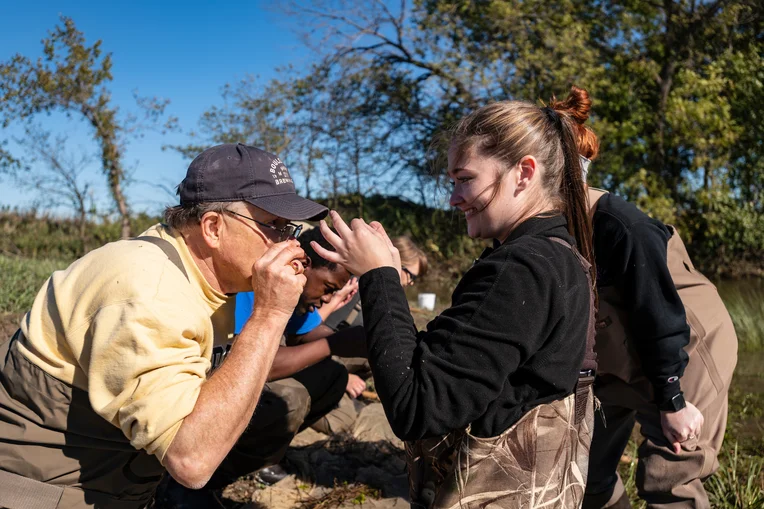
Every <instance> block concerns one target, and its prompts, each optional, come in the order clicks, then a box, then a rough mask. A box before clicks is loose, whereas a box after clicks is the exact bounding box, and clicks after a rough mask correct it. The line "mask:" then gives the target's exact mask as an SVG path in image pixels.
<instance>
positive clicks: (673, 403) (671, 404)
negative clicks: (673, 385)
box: [658, 392, 687, 412]
mask: <svg viewBox="0 0 764 509" xmlns="http://www.w3.org/2000/svg"><path fill="white" fill-rule="evenodd" d="M686 406H687V403H686V402H685V401H684V394H683V393H682V392H680V393H679V394H677V395H676V396H674V397H673V398H671V399H670V400H668V401H667V402H666V403H663V404H662V405H658V409H659V410H660V411H661V412H678V411H679V410H681V409H683V408H684V407H686Z"/></svg>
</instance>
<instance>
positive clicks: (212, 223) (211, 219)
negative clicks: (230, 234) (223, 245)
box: [199, 212, 225, 248]
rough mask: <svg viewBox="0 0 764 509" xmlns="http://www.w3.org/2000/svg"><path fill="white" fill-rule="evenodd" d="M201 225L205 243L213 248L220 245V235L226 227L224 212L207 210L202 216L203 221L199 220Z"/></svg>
mask: <svg viewBox="0 0 764 509" xmlns="http://www.w3.org/2000/svg"><path fill="white" fill-rule="evenodd" d="M199 226H200V229H201V232H202V238H203V239H204V242H205V244H207V246H209V247H211V248H218V247H220V237H221V234H222V230H223V229H224V228H225V223H224V222H223V214H221V213H219V212H207V213H205V214H204V215H203V216H202V219H201V221H199Z"/></svg>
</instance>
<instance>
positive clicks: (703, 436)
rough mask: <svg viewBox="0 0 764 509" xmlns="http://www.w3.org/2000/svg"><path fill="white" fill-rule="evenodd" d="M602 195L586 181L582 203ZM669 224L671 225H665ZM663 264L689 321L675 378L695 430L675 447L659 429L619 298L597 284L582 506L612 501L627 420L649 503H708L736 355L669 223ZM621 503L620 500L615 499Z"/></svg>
mask: <svg viewBox="0 0 764 509" xmlns="http://www.w3.org/2000/svg"><path fill="white" fill-rule="evenodd" d="M603 195H604V192H603V191H599V190H595V189H590V190H589V203H590V207H595V206H596V203H597V201H598V200H599V199H600V198H601V197H602V196H603ZM672 230H673V228H672ZM667 264H668V268H669V272H670V273H671V277H672V279H673V280H674V285H675V286H676V289H677V292H678V293H679V297H680V298H681V299H682V303H683V304H684V307H685V312H686V314H687V322H688V323H689V325H690V343H689V344H688V345H687V346H686V347H685V351H686V352H687V354H688V355H689V362H688V364H687V367H686V368H685V371H684V375H683V376H682V378H681V382H680V383H681V387H682V391H683V392H684V397H685V399H686V400H687V401H689V402H690V403H692V404H693V405H695V406H696V407H697V408H698V410H700V412H701V413H702V414H703V418H704V423H703V428H702V430H701V433H700V436H699V437H698V438H697V439H694V440H688V441H687V442H685V443H683V444H682V449H681V451H680V452H679V454H675V453H674V452H673V449H672V448H671V447H670V444H669V443H668V440H666V438H665V437H664V436H663V432H662V429H661V424H660V413H659V411H658V408H657V407H656V405H655V403H654V401H653V400H654V394H653V388H652V385H651V384H650V382H649V381H648V380H647V378H645V376H644V374H643V372H642V369H641V365H640V361H639V357H638V355H637V353H636V350H635V349H634V345H633V341H638V340H639V338H631V337H629V335H628V333H627V331H628V327H629V320H628V316H626V314H625V313H624V312H623V306H622V305H621V298H620V296H619V295H618V294H617V292H615V291H614V288H612V287H606V288H602V289H600V291H599V312H598V317H597V319H598V323H597V339H596V345H595V351H596V352H597V361H598V368H597V383H596V385H595V395H596V396H597V397H598V398H599V400H600V401H601V403H602V409H603V414H604V417H605V421H604V422H603V420H602V419H601V418H600V417H599V416H598V417H597V418H596V419H595V433H594V440H593V441H592V451H591V463H590V464H591V467H590V469H589V484H588V485H587V490H586V491H587V492H586V500H585V502H584V507H585V508H587V509H588V508H592V509H595V508H606V507H613V506H616V505H617V504H618V502H619V500H621V498H622V497H624V496H625V495H624V493H625V490H624V486H623V482H622V481H621V479H620V477H619V476H618V473H617V471H616V468H617V466H618V461H619V460H620V458H621V454H622V453H623V450H624V448H625V447H626V444H627V443H628V440H629V436H630V435H631V431H632V429H633V427H634V422H635V420H636V421H637V422H639V424H640V431H641V434H642V436H643V438H644V440H643V441H642V443H641V444H640V446H639V451H638V454H639V463H638V467H637V479H636V481H637V489H638V492H639V496H640V498H642V499H643V500H645V501H646V502H647V503H648V507H650V508H680V507H682V508H684V507H688V508H689V507H694V508H708V507H710V504H709V501H708V496H707V495H706V492H705V490H704V488H703V482H702V481H703V479H706V478H707V477H708V476H710V475H711V474H712V473H714V472H715V471H716V470H717V469H718V468H719V463H718V461H717V459H716V457H717V455H718V454H719V450H720V449H721V446H722V441H723V439H724V430H725V427H726V423H727V392H728V390H729V385H730V381H731V380H732V372H733V371H734V369H735V364H736V362H737V336H736V335H735V329H734V327H733V325H732V321H731V319H730V316H729V314H728V313H727V310H726V308H725V307H724V303H723V302H722V300H721V299H720V298H719V294H718V293H717V291H716V287H715V286H714V285H713V284H712V283H711V282H710V281H709V280H708V279H706V278H705V277H704V276H703V275H702V274H701V273H699V272H698V271H696V270H695V267H694V266H693V265H692V262H691V261H690V257H689V256H688V254H687V250H686V249H685V247H684V244H683V243H682V239H681V238H679V235H678V234H677V232H676V231H675V230H673V235H672V236H671V238H670V239H669V241H668V254H667ZM621 503H623V502H621Z"/></svg>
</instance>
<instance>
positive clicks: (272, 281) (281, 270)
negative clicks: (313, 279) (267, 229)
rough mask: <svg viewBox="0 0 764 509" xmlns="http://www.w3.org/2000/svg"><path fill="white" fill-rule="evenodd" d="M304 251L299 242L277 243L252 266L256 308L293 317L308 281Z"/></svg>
mask: <svg viewBox="0 0 764 509" xmlns="http://www.w3.org/2000/svg"><path fill="white" fill-rule="evenodd" d="M303 260H305V252H304V251H303V250H302V248H300V243H299V242H297V241H296V240H288V241H286V242H279V243H278V244H274V245H273V246H271V247H270V248H268V250H267V251H266V252H265V253H264V254H263V256H262V257H260V259H259V260H258V261H257V262H255V265H254V266H253V267H252V290H253V291H254V292H255V309H260V310H263V311H266V310H267V311H268V313H283V314H285V315H287V316H291V315H292V312H293V311H294V308H295V306H296V305H297V301H298V300H299V299H300V295H301V294H302V290H303V288H304V287H305V282H306V281H307V279H306V278H305V275H304V274H303V271H304V270H305V268H304V265H303Z"/></svg>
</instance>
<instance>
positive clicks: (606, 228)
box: [593, 194, 690, 405]
mask: <svg viewBox="0 0 764 509" xmlns="http://www.w3.org/2000/svg"><path fill="white" fill-rule="evenodd" d="M593 227H594V261H595V263H596V265H597V287H598V288H602V289H604V288H606V287H609V286H612V287H614V288H615V290H616V291H617V292H618V293H619V295H620V297H621V300H622V302H623V303H624V305H625V307H626V309H625V310H624V311H626V312H627V314H628V316H629V323H628V324H625V325H627V326H628V327H629V334H630V335H631V338H632V340H633V342H634V346H635V348H636V350H637V354H638V355H639V357H640V361H641V365H642V370H643V371H644V373H645V375H646V376H647V377H648V379H649V380H650V382H651V383H652V385H653V387H654V388H655V402H656V403H657V404H659V405H660V404H662V403H665V402H667V401H669V400H670V399H671V398H672V397H674V396H676V395H677V394H679V390H680V384H679V381H676V382H672V383H669V382H668V380H670V379H672V377H681V376H682V374H683V373H684V368H685V366H686V365H687V360H688V356H687V353H686V352H685V351H684V347H685V346H687V344H688V343H689V341H690V327H689V326H688V325H687V317H686V315H685V311H684V305H683V304H682V300H681V299H680V298H679V294H678V293H677V291H676V287H675V286H674V281H673V279H672V278H671V274H670V273H669V269H668V266H667V265H666V256H667V245H668V240H669V238H671V231H670V230H669V228H668V227H667V226H666V225H664V224H663V223H661V222H660V221H657V220H655V219H652V218H651V217H649V216H648V215H647V214H645V213H644V212H642V211H640V210H639V209H638V208H637V207H635V206H634V205H632V204H631V203H628V202H626V201H624V200H623V199H621V198H619V197H618V196H615V195H613V194H606V195H604V196H603V197H602V198H600V200H599V201H598V202H597V210H596V212H595V213H594V223H593Z"/></svg>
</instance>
